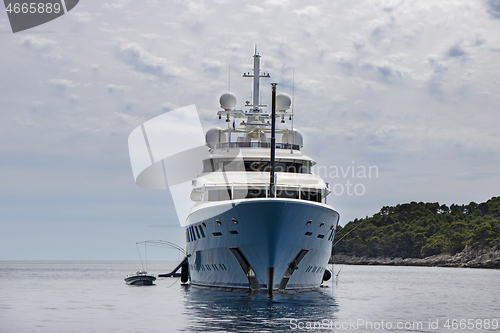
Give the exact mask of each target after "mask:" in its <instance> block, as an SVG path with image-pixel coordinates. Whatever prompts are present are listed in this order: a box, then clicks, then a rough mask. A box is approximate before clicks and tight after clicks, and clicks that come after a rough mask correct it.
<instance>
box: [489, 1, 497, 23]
mask: <svg viewBox="0 0 500 333" xmlns="http://www.w3.org/2000/svg"><path fill="white" fill-rule="evenodd" d="M486 6H487V11H488V13H489V14H490V15H491V17H493V18H494V19H497V20H498V19H500V0H487V1H486Z"/></svg>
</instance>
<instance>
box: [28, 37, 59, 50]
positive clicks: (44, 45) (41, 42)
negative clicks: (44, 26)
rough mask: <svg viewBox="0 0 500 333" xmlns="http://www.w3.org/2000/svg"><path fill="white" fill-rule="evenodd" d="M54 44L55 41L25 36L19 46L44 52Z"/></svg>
mask: <svg viewBox="0 0 500 333" xmlns="http://www.w3.org/2000/svg"><path fill="white" fill-rule="evenodd" d="M55 44H56V42H55V41H53V40H51V39H48V38H44V37H41V36H26V37H23V38H21V45H22V46H24V47H25V48H28V49H31V50H37V51H46V50H48V49H50V48H52V47H53V46H54V45H55Z"/></svg>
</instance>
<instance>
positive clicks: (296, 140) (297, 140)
mask: <svg viewBox="0 0 500 333" xmlns="http://www.w3.org/2000/svg"><path fill="white" fill-rule="evenodd" d="M281 140H282V142H283V143H290V144H294V145H299V147H303V146H304V137H303V136H302V134H301V133H300V132H299V131H297V130H293V131H287V132H285V133H283V136H282V138H281Z"/></svg>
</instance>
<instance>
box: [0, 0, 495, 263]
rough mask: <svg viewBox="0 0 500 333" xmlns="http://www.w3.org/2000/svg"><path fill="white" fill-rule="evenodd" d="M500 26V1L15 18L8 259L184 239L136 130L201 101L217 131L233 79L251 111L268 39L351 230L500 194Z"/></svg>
mask: <svg viewBox="0 0 500 333" xmlns="http://www.w3.org/2000/svg"><path fill="white" fill-rule="evenodd" d="M499 31H500V1H498V0H485V1H479V0H478V1H475V0H474V1H451V0H441V1H422V0H420V1H392V0H391V1H389V0H387V1H381V0H367V1H335V2H334V1H326V0H325V1H315V0H313V1H308V2H303V1H298V0H297V1H294V0H268V1H234V0H219V1H212V2H209V1H200V0H197V1H191V0H183V1H168V2H166V1H155V0H149V1H148V0H143V1H133V0H130V1H128V0H124V1H97V0H81V1H80V3H79V4H78V5H77V6H76V7H75V8H74V9H73V10H72V11H71V12H69V13H68V14H66V15H64V16H62V17H60V18H58V19H56V20H54V21H52V22H49V23H47V24H44V25H42V26H39V27H36V28H33V29H30V30H27V31H25V32H20V33H16V34H13V33H12V32H11V30H10V26H9V22H8V19H7V15H6V12H5V11H3V10H1V11H0V44H1V47H0V61H1V63H2V66H1V67H0V140H1V141H0V154H1V158H0V170H1V173H0V198H1V201H0V228H1V232H0V260H1V259H137V252H136V248H135V242H136V241H142V240H146V239H164V240H169V241H173V242H176V243H179V244H180V245H183V241H184V232H183V231H182V230H181V229H180V228H177V227H175V226H176V223H177V222H176V220H175V210H174V208H173V205H172V200H171V198H170V194H169V193H168V191H155V190H144V189H142V188H139V187H138V186H136V185H135V183H134V179H133V176H132V170H131V166H130V160H129V156H128V147H127V138H128V135H129V134H130V132H131V131H132V130H133V129H134V128H136V127H137V126H139V125H140V124H141V123H143V122H145V121H147V120H148V119H151V118H153V117H155V116H158V115H160V114H162V113H164V112H166V111H169V110H173V109H175V108H178V107H183V106H187V105H191V104H195V105H196V107H197V109H198V111H199V112H200V114H201V117H202V119H201V120H202V125H203V127H204V128H206V129H207V128H210V127H212V126H216V125H217V124H218V123H217V117H216V111H217V110H218V109H219V106H218V97H219V96H220V94H222V93H224V92H226V91H227V90H228V78H229V77H230V78H231V92H233V93H234V94H235V95H236V96H237V98H238V101H239V105H238V106H239V107H242V106H243V102H244V101H245V100H248V99H250V97H251V82H250V81H249V79H242V78H241V74H242V73H243V72H246V71H249V70H251V66H252V55H253V51H254V45H255V44H257V45H258V50H259V53H260V54H261V55H262V69H263V70H264V71H266V72H270V73H271V76H272V81H274V82H278V91H279V92H285V93H288V94H290V95H291V94H292V91H293V90H294V92H295V95H294V101H295V103H294V104H295V105H294V111H295V114H296V117H295V121H294V124H295V127H296V128H299V129H300V130H301V131H302V132H303V134H304V137H305V147H304V149H303V151H304V152H305V153H306V154H307V155H309V156H311V157H312V158H314V159H315V160H316V161H317V162H318V165H319V166H322V168H323V169H321V170H322V171H321V172H322V173H323V174H322V175H323V176H324V177H325V178H326V180H327V181H328V182H329V183H330V186H331V187H333V186H335V185H336V187H335V189H336V194H333V195H331V196H330V197H329V203H331V204H333V205H334V206H335V207H336V208H337V210H338V211H339V212H340V214H341V216H342V218H341V224H345V223H347V222H348V221H350V220H352V219H354V218H356V217H358V218H359V217H364V216H367V215H368V216H369V215H372V214H374V213H376V212H377V211H379V209H380V208H381V207H382V206H384V205H395V204H398V203H404V202H410V201H424V202H429V201H430V202H436V201H438V202H440V203H445V204H451V203H458V204H463V203H465V204H467V203H469V202H470V201H475V202H482V201H485V200H487V199H489V198H490V197H492V196H496V195H498V194H499V188H500V168H499V165H500V134H499V128H500V115H499V112H500V94H499V93H498V92H499V90H500V62H499V61H498V59H499V58H500V34H499V33H498V32H499ZM229 68H230V69H229ZM293 85H294V89H293V88H292V86H293ZM262 87H263V89H262V100H263V102H264V103H266V102H267V103H268V104H269V103H270V101H269V98H270V89H269V87H268V85H267V81H266V82H264V83H263V84H262ZM219 125H220V124H219ZM370 166H372V167H376V169H377V170H378V173H372V175H371V177H368V176H369V175H366V176H367V177H364V178H363V177H361V176H362V175H359V174H358V173H355V174H354V177H353V174H352V173H350V172H348V174H346V175H345V176H344V175H343V174H342V170H343V171H344V172H345V171H346V170H347V168H353V167H354V168H355V170H356V171H358V170H361V169H362V168H366V169H367V168H368V167H370ZM325 170H326V171H325ZM349 170H352V169H349ZM372 170H373V168H372ZM335 171H337V172H335ZM347 182H349V183H350V184H352V187H351V188H350V190H351V192H350V194H351V195H349V193H348V191H347V190H348V185H347ZM354 185H357V188H356V189H357V190H358V191H357V192H358V193H357V194H356V193H353V192H354V191H353V190H354V187H353V186H354ZM341 189H344V191H343V193H341ZM361 192H362V193H361ZM361 194H362V195H361ZM162 255H163V254H159V256H160V257H161V256H162Z"/></svg>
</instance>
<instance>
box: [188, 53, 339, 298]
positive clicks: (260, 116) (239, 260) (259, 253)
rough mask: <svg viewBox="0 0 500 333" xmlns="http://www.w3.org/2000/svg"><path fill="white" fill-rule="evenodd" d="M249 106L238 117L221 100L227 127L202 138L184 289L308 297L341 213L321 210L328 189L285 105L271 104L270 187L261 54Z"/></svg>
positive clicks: (232, 105)
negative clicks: (261, 94)
mask: <svg viewBox="0 0 500 333" xmlns="http://www.w3.org/2000/svg"><path fill="white" fill-rule="evenodd" d="M253 57H254V67H253V72H252V73H250V72H248V73H245V74H243V77H252V78H253V100H252V102H251V103H250V101H247V102H246V104H245V110H239V109H236V104H237V100H236V97H235V96H234V95H233V94H230V93H226V94H223V95H222V96H221V97H220V104H221V108H222V110H221V111H219V112H218V113H217V114H218V115H219V119H221V121H225V123H226V124H227V125H226V126H225V128H224V129H223V128H213V129H210V130H208V131H207V133H206V136H205V138H206V146H208V148H209V157H208V158H207V159H205V160H204V161H203V169H202V172H201V173H200V174H199V175H198V177H197V178H196V179H194V180H193V181H192V185H193V189H192V192H191V200H192V201H194V206H193V207H192V209H191V212H190V214H189V216H188V218H187V220H186V240H187V252H188V256H189V268H190V276H191V283H192V284H193V285H200V286H207V287H221V288H231V289H250V290H252V291H256V290H262V289H264V290H267V291H268V292H269V293H272V292H273V291H275V290H297V289H300V290H305V289H311V288H316V287H319V285H320V283H321V281H322V278H323V273H324V270H325V267H326V265H327V263H328V259H329V257H330V253H331V246H332V241H333V238H334V235H335V228H336V226H337V223H338V220H339V214H338V213H337V212H336V211H335V210H334V209H333V207H331V206H329V205H328V204H327V196H328V194H329V193H330V191H329V190H328V185H327V184H326V183H325V182H324V181H323V180H322V179H321V178H320V177H319V176H317V175H314V174H312V173H311V167H312V166H313V165H314V163H315V162H314V161H313V160H312V159H311V158H309V157H308V156H306V155H304V154H303V153H302V152H301V150H300V149H301V148H302V146H303V137H302V135H301V134H300V132H299V131H297V130H296V129H293V127H292V128H288V127H287V125H288V124H290V123H291V120H292V118H293V112H291V110H290V106H291V99H290V98H289V97H288V96H287V95H284V94H279V95H277V96H276V99H275V105H276V117H275V120H276V123H278V126H277V128H276V130H275V133H276V134H275V135H276V140H275V147H276V149H275V164H274V170H275V178H274V179H272V177H270V169H272V164H273V163H272V160H271V143H272V138H271V135H272V130H271V129H272V119H271V118H272V117H271V110H270V109H271V108H268V110H267V111H266V105H262V104H261V103H260V100H259V89H260V88H259V86H260V78H268V77H270V76H269V74H268V73H261V71H260V55H259V54H258V53H257V52H255V54H254V56H253Z"/></svg>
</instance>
